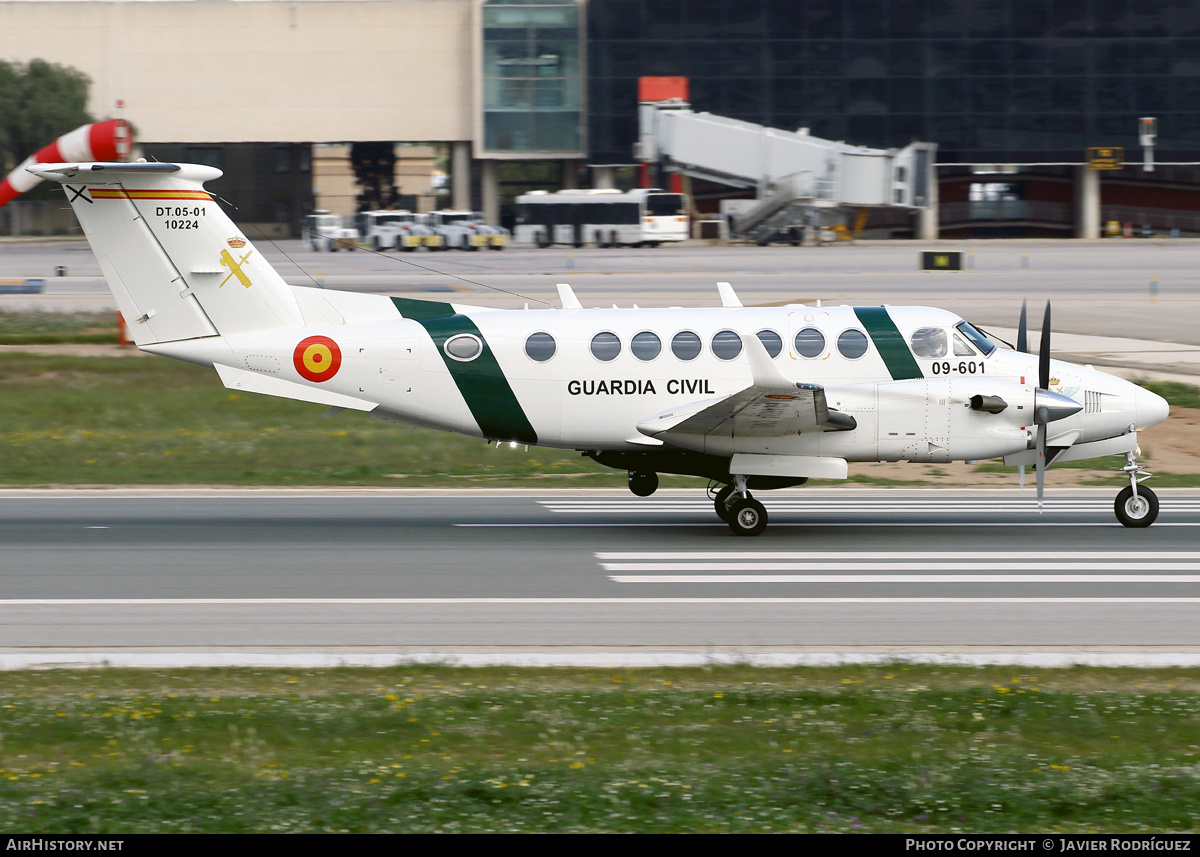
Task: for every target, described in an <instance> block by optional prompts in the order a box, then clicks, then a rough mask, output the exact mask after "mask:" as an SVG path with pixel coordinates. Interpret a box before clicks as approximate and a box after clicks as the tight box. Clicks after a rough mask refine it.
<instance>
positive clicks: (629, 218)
mask: <svg viewBox="0 0 1200 857" xmlns="http://www.w3.org/2000/svg"><path fill="white" fill-rule="evenodd" d="M516 209H517V228H516V230H515V233H516V236H515V240H517V241H519V242H521V243H523V244H536V245H537V246H538V247H549V246H550V245H551V244H571V245H573V246H575V247H582V246H583V245H584V244H588V243H591V244H595V245H596V246H597V247H621V246H634V247H644V246H649V247H657V246H658V245H659V244H660V243H662V242H664V241H683V240H685V239H686V238H688V236H689V218H688V204H687V197H686V196H685V195H684V194H681V193H666V192H665V191H661V190H659V189H658V188H639V189H638V190H631V191H629V192H627V193H622V192H621V191H619V190H616V189H599V190H560V191H555V192H554V193H549V192H547V191H544V190H535V191H532V192H531V193H527V194H522V195H521V196H518V197H517V199H516Z"/></svg>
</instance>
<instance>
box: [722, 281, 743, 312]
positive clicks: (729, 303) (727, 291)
mask: <svg viewBox="0 0 1200 857" xmlns="http://www.w3.org/2000/svg"><path fill="white" fill-rule="evenodd" d="M717 292H719V293H720V295H721V306H723V307H740V306H741V305H742V301H741V299H740V298H739V297H738V296H737V292H735V291H734V290H733V286H731V285H729V283H717Z"/></svg>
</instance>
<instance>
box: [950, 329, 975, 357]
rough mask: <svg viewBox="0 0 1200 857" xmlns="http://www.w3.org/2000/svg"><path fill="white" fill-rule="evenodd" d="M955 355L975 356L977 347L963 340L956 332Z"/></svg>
mask: <svg viewBox="0 0 1200 857" xmlns="http://www.w3.org/2000/svg"><path fill="white" fill-rule="evenodd" d="M954 356H955V357H974V356H975V349H974V348H972V347H971V346H969V345H967V343H965V342H963V338H962V337H961V336H959V335H958V334H957V333H956V334H954Z"/></svg>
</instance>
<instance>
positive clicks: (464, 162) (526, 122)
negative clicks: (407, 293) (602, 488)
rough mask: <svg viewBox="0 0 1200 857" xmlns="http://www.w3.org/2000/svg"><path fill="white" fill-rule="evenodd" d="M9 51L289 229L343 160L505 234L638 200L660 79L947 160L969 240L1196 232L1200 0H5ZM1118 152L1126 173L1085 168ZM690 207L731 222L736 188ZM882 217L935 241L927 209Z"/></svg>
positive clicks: (947, 210) (895, 228)
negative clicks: (384, 163)
mask: <svg viewBox="0 0 1200 857" xmlns="http://www.w3.org/2000/svg"><path fill="white" fill-rule="evenodd" d="M0 47H2V51H0V58H3V59H5V60H8V61H23V62H27V61H29V60H32V59H35V58H42V59H46V60H49V61H51V62H55V63H61V64H63V65H69V66H73V67H75V68H78V69H80V70H81V71H83V72H85V73H86V74H87V75H88V76H89V77H90V78H91V80H92V89H91V104H90V111H91V113H92V114H93V115H94V116H95V117H96V118H107V117H110V116H115V115H122V116H124V117H125V118H127V119H129V120H130V121H131V122H132V123H133V124H134V126H135V128H136V130H137V135H138V139H139V141H140V143H141V144H142V146H143V150H144V152H145V153H146V154H147V156H157V157H160V158H162V159H168V158H170V159H175V158H192V159H196V160H203V161H204V162H207V163H214V164H215V165H217V166H220V167H222V168H223V169H226V170H227V173H228V175H227V177H226V178H225V179H222V180H221V181H222V182H223V185H222V187H221V188H219V191H220V192H221V193H222V194H223V195H225V196H234V195H238V196H240V197H241V199H240V200H239V203H238V204H239V205H241V206H242V207H243V208H245V209H247V210H248V211H252V214H251V215H250V216H251V217H252V219H254V220H255V221H261V222H264V223H280V224H284V223H286V224H288V225H289V228H291V229H295V228H298V224H299V222H300V219H301V218H302V217H303V215H304V214H305V213H306V212H307V211H309V210H312V209H313V208H316V207H329V205H328V202H329V200H330V199H332V198H333V197H334V196H336V195H337V194H336V193H335V192H334V190H333V187H334V184H335V183H337V182H341V184H342V185H345V183H346V182H348V181H349V176H348V174H346V171H345V170H343V171H342V174H341V175H340V177H339V176H337V175H336V174H337V170H336V169H334V168H330V169H329V170H328V171H327V172H324V173H323V172H321V169H322V167H321V164H322V163H326V162H330V161H331V157H323V153H324V155H327V156H328V155H329V153H330V152H332V151H334V150H327V149H325V147H326V146H332V147H339V148H338V149H336V151H342V150H344V148H345V145H346V144H353V143H359V142H391V143H394V144H417V145H420V146H421V147H422V148H421V151H420V153H419V157H420V158H426V159H428V160H429V161H430V163H432V162H433V160H434V159H435V158H436V157H437V156H436V155H431V154H430V152H431V151H433V152H438V153H441V159H442V161H443V162H444V165H445V170H446V172H448V173H449V177H450V181H449V198H448V199H446V202H447V203H448V204H453V205H454V206H455V207H470V208H482V209H484V210H485V211H487V212H488V213H489V214H490V215H491V216H492V217H498V215H499V211H500V208H501V206H502V205H504V204H506V203H508V202H510V201H511V199H512V198H513V197H515V196H516V195H517V194H518V193H521V192H523V191H525V190H528V189H532V188H555V187H577V186H588V185H597V186H599V185H607V184H611V183H614V182H615V183H617V184H621V183H624V182H628V181H630V180H632V176H634V175H635V174H636V173H635V171H634V170H633V169H632V165H633V164H634V163H635V156H634V146H635V143H636V142H637V138H638V107H637V99H638V79H639V78H641V77H644V76H675V77H686V78H688V81H689V95H690V102H691V104H692V107H693V109H695V110H697V111H708V112H710V113H713V114H717V115H719V116H726V117H731V118H734V119H739V120H744V121H748V122H754V123H758V124H762V125H767V126H770V127H775V128H781V129H787V130H793V131H794V130H795V129H797V128H801V127H804V128H808V129H810V131H811V133H812V134H813V135H815V136H818V137H823V138H828V139H831V140H845V141H847V142H849V143H854V144H859V145H863V146H870V147H877V148H890V147H895V148H899V147H902V146H904V145H906V144H907V143H909V142H911V141H912V140H923V141H929V142H932V143H936V144H937V146H938V150H937V152H938V154H937V160H938V167H937V179H938V198H939V207H938V212H937V225H938V229H939V231H940V234H941V235H944V236H947V237H952V236H971V235H976V236H981V237H982V236H989V235H990V236H1043V235H1044V236H1070V235H1074V234H1081V235H1087V234H1090V233H1091V232H1095V231H1096V230H1097V229H1098V228H1099V224H1100V223H1105V222H1109V221H1116V222H1120V223H1123V224H1124V223H1132V224H1135V225H1136V227H1137V228H1138V229H1139V230H1140V228H1141V227H1142V225H1143V224H1146V225H1148V226H1149V227H1150V229H1152V230H1154V231H1155V232H1164V231H1169V230H1172V229H1178V230H1180V232H1181V233H1183V234H1193V235H1195V234H1200V165H1198V164H1197V162H1200V113H1198V112H1197V111H1196V110H1195V105H1196V103H1197V102H1198V101H1200V0H933V2H930V0H127V1H126V2H121V1H120V0H91V2H73V1H72V0H0ZM1144 117H1153V118H1154V119H1155V128H1156V132H1157V133H1156V136H1155V137H1154V138H1153V148H1152V150H1150V151H1149V152H1147V150H1146V147H1144V146H1143V145H1142V142H1143V140H1142V139H1141V138H1140V137H1139V130H1140V129H1141V128H1142V127H1143V126H1142V125H1140V120H1141V119H1142V118H1144ZM65 130H69V129H65ZM47 142H48V141H47ZM431 144H432V145H433V146H434V149H433V150H430V149H429V148H428V147H429V146H430V145H431ZM1098 147H1103V148H1107V149H1115V148H1121V149H1123V150H1124V157H1123V159H1122V161H1123V165H1121V168H1120V169H1112V170H1106V171H1104V172H1103V173H1095V172H1093V171H1089V170H1087V169H1086V167H1085V166H1084V164H1085V161H1086V160H1087V155H1086V153H1087V150H1088V149H1090V148H1098ZM1147 156H1150V157H1151V158H1152V160H1153V164H1152V169H1147V168H1146V167H1147V166H1149V165H1150V164H1149V163H1148V162H1147V161H1146V158H1147ZM1097 179H1098V181H1097ZM417 184H420V182H417ZM247 188H249V189H250V190H251V191H252V193H251V197H252V198H251V199H249V200H247V199H246V198H245V196H246V194H245V190H246V189H247ZM426 190H431V189H429V188H421V187H417V188H415V191H414V192H415V193H416V194H417V195H420V194H421V193H423V192H424V191H426ZM694 191H695V195H696V197H697V201H698V204H699V207H700V208H701V209H702V210H704V209H707V210H710V211H711V210H715V206H716V201H717V200H718V199H719V198H720V197H722V196H728V195H730V194H731V193H737V191H735V190H734V189H732V188H723V187H720V186H717V185H711V184H706V183H696V184H695V185H694ZM337 193H340V194H342V195H343V196H344V195H345V193H344V190H339V191H338V192H337ZM1089 194H1090V195H1091V196H1089ZM1097 206H1098V209H1097ZM1095 210H1098V212H1099V217H1098V221H1099V222H1098V223H1097V222H1094V221H1096V217H1095V215H1094V211H1095ZM1089 211H1091V212H1093V213H1092V214H1091V215H1090V219H1089V217H1085V214H1086V213H1087V212H1089ZM869 225H870V227H871V228H872V234H880V235H894V236H896V237H904V236H908V235H912V234H913V233H914V227H913V222H912V216H911V215H910V214H908V213H905V212H897V211H887V210H880V211H878V212H875V213H873V214H872V217H871V220H870V224H869Z"/></svg>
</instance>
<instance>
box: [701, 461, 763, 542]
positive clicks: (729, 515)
mask: <svg viewBox="0 0 1200 857" xmlns="http://www.w3.org/2000/svg"><path fill="white" fill-rule="evenodd" d="M710 493H711V491H710ZM713 507H714V508H715V509H716V512H717V517H718V518H720V519H721V520H722V521H724V522H725V523H726V524H728V525H729V529H731V530H733V532H734V534H735V535H739V536H757V535H758V534H759V533H761V532H762V531H763V530H765V529H766V528H767V510H766V508H765V507H764V506H763V504H762V503H760V502H758V501H757V500H755V499H754V498H753V497H751V496H750V492H749V491H747V490H746V477H745V476H735V477H733V482H731V483H729V484H728V485H726V486H725V487H723V488H722V489H721V490H720V491H718V492H717V493H716V494H715V495H713Z"/></svg>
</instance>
